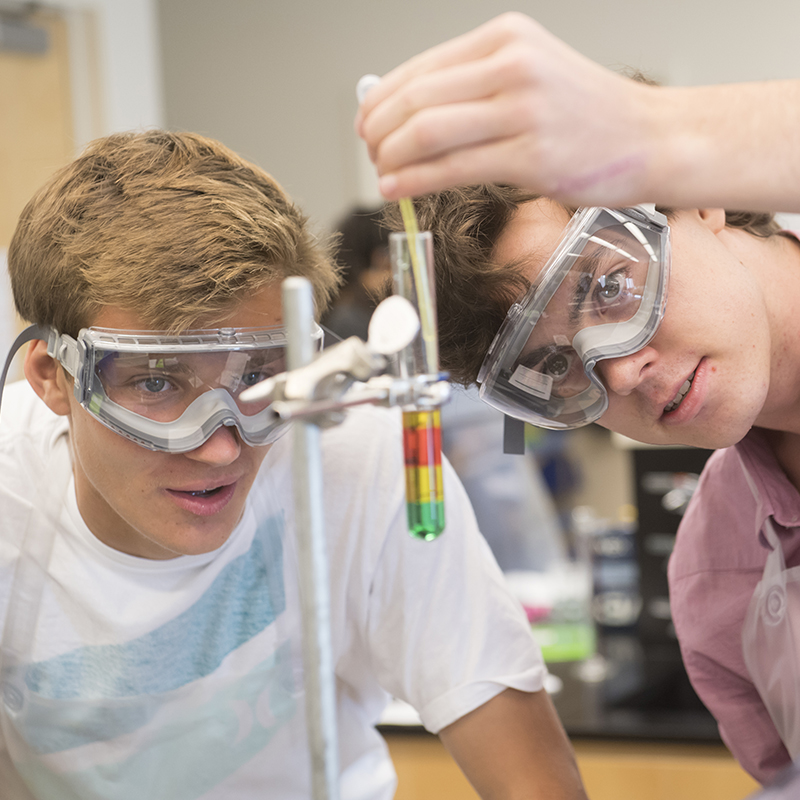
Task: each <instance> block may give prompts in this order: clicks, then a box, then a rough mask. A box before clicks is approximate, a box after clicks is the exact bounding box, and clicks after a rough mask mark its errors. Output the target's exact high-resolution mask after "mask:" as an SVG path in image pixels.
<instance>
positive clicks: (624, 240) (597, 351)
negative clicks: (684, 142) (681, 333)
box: [478, 206, 670, 429]
mask: <svg viewBox="0 0 800 800" xmlns="http://www.w3.org/2000/svg"><path fill="white" fill-rule="evenodd" d="M669 269H670V242H669V227H668V225H667V220H666V217H664V215H663V214H660V213H658V212H657V211H655V208H654V207H652V206H637V207H636V208H628V209H619V210H614V209H610V208H583V209H580V210H579V211H578V212H576V213H575V215H574V216H573V218H572V220H571V221H570V223H569V225H567V227H566V229H565V231H564V234H563V236H562V238H561V241H560V242H559V244H558V246H557V247H556V249H555V252H554V253H553V254H552V256H551V257H550V259H549V260H548V261H547V263H546V264H545V266H544V268H543V269H542V271H541V273H540V274H539V275H538V277H537V278H536V280H535V281H534V283H533V285H532V286H531V288H530V289H529V290H528V292H527V293H526V294H525V296H524V297H523V298H522V299H520V300H519V301H517V302H516V303H514V305H512V306H511V308H510V309H509V311H508V316H507V317H506V319H505V321H504V323H503V325H502V326H501V328H500V330H499V331H498V333H497V336H495V338H494V341H493V342H492V345H491V347H490V348H489V351H488V353H487V354H486V358H485V359H484V362H483V365H482V366H481V370H480V373H479V375H478V383H479V384H480V394H481V397H482V398H483V400H484V401H485V402H487V403H489V404H490V405H492V406H494V407H495V408H498V409H500V410H501V411H503V412H504V413H505V414H507V415H509V416H511V417H515V418H516V419H520V420H523V421H525V422H530V423H531V424H533V425H536V426H539V427H542V428H553V429H569V428H579V427H581V426H583V425H588V424H589V423H590V422H595V421H596V420H598V419H599V418H600V417H601V416H602V415H603V413H604V412H605V410H606V409H607V408H608V393H607V391H606V388H605V386H604V385H603V382H602V381H601V380H600V378H599V376H598V375H597V374H596V372H595V369H594V368H595V365H596V364H597V362H598V361H601V360H603V359H607V358H619V357H622V356H627V355H631V354H632V353H635V352H637V351H638V350H641V349H642V348H643V347H644V346H645V345H646V344H647V343H648V342H649V341H650V340H651V339H652V338H653V336H654V335H655V333H656V330H657V329H658V326H659V324H660V322H661V318H662V317H663V314H664V307H665V303H666V298H667V283H668V279H669Z"/></svg>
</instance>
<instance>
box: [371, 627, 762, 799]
mask: <svg viewBox="0 0 800 800" xmlns="http://www.w3.org/2000/svg"><path fill="white" fill-rule="evenodd" d="M548 669H549V671H550V673H551V676H552V677H551V679H550V683H549V687H550V691H551V696H552V699H553V702H554V704H555V706H556V710H557V711H558V713H559V716H560V718H561V721H562V723H563V725H564V727H565V729H566V731H567V734H568V735H569V737H570V739H571V741H572V744H573V746H574V748H575V753H576V757H577V761H578V766H579V768H580V771H581V775H582V776H583V780H584V784H585V786H586V790H587V793H588V796H589V798H590V800H677V799H678V798H680V800H743V798H746V797H748V796H749V795H750V794H751V793H752V792H754V791H755V790H756V789H757V788H758V784H757V783H756V781H754V780H753V779H752V778H751V777H750V776H749V775H747V773H745V772H744V770H742V768H741V767H740V766H739V765H738V764H737V763H736V761H735V760H734V759H733V757H732V756H731V755H730V753H729V752H728V750H727V748H726V747H725V746H724V745H723V743H722V741H721V740H720V737H719V732H718V730H717V725H716V723H715V721H714V719H713V717H712V716H711V715H710V714H709V712H708V711H707V710H706V709H705V708H704V707H703V705H702V704H701V703H700V701H699V700H698V699H697V696H696V695H695V694H694V692H693V690H692V688H691V686H690V684H689V682H688V679H687V678H686V674H685V671H684V670H683V667H682V665H681V663H680V655H679V653H677V649H676V648H675V649H673V648H670V647H668V646H667V647H665V648H663V649H661V650H659V649H654V648H652V647H648V648H647V649H646V650H645V649H644V648H643V647H642V646H641V642H640V640H639V639H638V638H637V637H636V636H634V635H632V634H625V633H622V634H613V635H606V636H601V637H600V639H599V642H598V655H597V656H596V657H594V658H592V659H589V660H588V661H585V662H563V663H554V664H549V665H548ZM387 719H388V721H389V724H384V725H382V726H381V732H382V733H383V735H384V737H385V738H386V740H387V743H388V745H389V750H390V752H391V754H392V758H393V760H394V763H395V768H396V770H397V773H398V791H397V795H396V800H434V798H435V799H436V800H475V798H477V794H476V793H475V791H474V790H473V789H472V788H471V787H470V785H469V783H468V782H467V780H466V779H465V778H464V776H463V775H462V774H461V772H460V770H459V769H458V767H457V766H456V765H455V763H454V762H453V761H452V759H451V758H450V755H449V754H448V752H447V751H446V750H445V748H444V747H443V746H442V744H441V743H440V741H439V739H438V738H437V737H435V736H432V735H431V734H429V733H427V732H426V731H425V730H424V729H423V728H422V727H421V726H420V725H419V724H415V723H414V722H413V721H410V724H409V721H407V722H406V724H395V723H392V722H391V719H392V718H391V717H388V718H387ZM396 719H397V720H398V721H399V720H400V717H399V716H398V717H396Z"/></svg>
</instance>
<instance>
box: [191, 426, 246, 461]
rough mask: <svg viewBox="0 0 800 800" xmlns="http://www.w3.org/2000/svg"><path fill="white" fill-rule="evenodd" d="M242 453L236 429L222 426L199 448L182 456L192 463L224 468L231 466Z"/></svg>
mask: <svg viewBox="0 0 800 800" xmlns="http://www.w3.org/2000/svg"><path fill="white" fill-rule="evenodd" d="M241 452H242V440H241V439H240V438H239V432H238V431H237V430H236V428H231V427H228V426H227V425H222V426H221V427H219V428H217V430H215V431H214V433H212V434H211V436H209V438H208V439H206V441H205V442H203V444H201V445H200V447H197V448H195V449H194V450H190V451H189V452H188V453H185V454H184V455H186V456H187V458H191V459H192V460H193V461H201V462H203V463H204V464H213V465H215V466H220V467H224V466H227V465H228V464H232V463H233V462H234V461H236V459H237V458H239V454H240V453H241Z"/></svg>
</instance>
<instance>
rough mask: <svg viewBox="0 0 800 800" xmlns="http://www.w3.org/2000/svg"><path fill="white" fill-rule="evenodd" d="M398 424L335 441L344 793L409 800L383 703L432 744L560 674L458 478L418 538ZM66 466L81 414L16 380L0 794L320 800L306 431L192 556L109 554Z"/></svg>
mask: <svg viewBox="0 0 800 800" xmlns="http://www.w3.org/2000/svg"><path fill="white" fill-rule="evenodd" d="M399 417H400V415H399V411H397V410H386V409H377V408H372V407H367V408H362V409H360V410H358V411H352V412H350V413H349V414H348V417H347V420H346V421H345V423H344V424H342V425H339V426H336V427H334V428H331V429H329V430H326V431H324V432H323V434H322V447H323V464H324V496H325V498H324V499H325V534H326V541H327V548H328V560H329V569H330V587H331V628H332V644H333V661H334V669H335V673H336V699H337V724H338V729H339V741H338V744H339V751H340V762H341V795H342V798H343V800H362V798H363V800H378V799H381V800H383V798H390V797H392V795H393V793H394V787H395V777H394V771H393V769H392V766H391V763H390V761H389V758H388V755H387V751H386V747H385V745H384V743H383V740H382V739H381V737H380V736H379V734H378V733H377V732H376V730H375V727H374V726H375V724H376V722H377V720H378V718H379V717H380V714H381V711H382V710H383V708H384V707H385V705H386V702H387V700H388V699H389V697H390V696H392V695H393V696H395V697H397V698H399V699H402V700H405V701H406V702H408V703H410V704H411V705H412V706H413V707H414V708H416V709H417V710H418V711H419V713H420V716H421V718H422V721H423V724H424V725H425V726H426V727H427V728H428V729H429V730H431V731H433V732H438V731H439V730H441V729H442V728H443V727H445V726H447V725H449V724H450V723H452V722H454V721H455V720H457V719H458V718H459V717H461V716H463V715H464V714H466V713H468V712H469V711H471V710H473V709H474V708H476V707H478V706H479V705H481V704H483V703H485V702H486V701H487V700H489V699H491V698H492V697H493V696H495V695H496V694H498V693H499V692H501V691H502V690H503V689H505V688H506V687H513V688H516V689H520V690H523V691H536V690H539V689H540V688H541V687H542V684H543V679H544V675H545V667H544V664H543V662H542V660H541V656H540V653H539V650H538V648H537V646H536V644H535V642H534V641H533V639H532V637H531V635H530V630H529V626H528V624H527V621H526V619H525V616H524V614H523V613H522V611H521V609H520V607H519V605H518V603H517V602H516V601H515V600H514V599H513V598H512V597H511V595H510V594H509V592H508V590H507V589H506V587H505V583H504V579H503V576H502V573H501V572H500V570H499V569H498V567H497V565H496V563H495V562H494V559H493V558H492V555H491V553H490V551H489V548H488V546H487V545H486V543H485V541H484V540H483V538H482V537H481V536H480V534H479V532H478V530H477V527H476V524H475V520H474V517H473V514H472V512H471V509H470V508H469V503H468V500H467V498H466V495H465V493H464V491H463V489H462V487H461V485H460V483H459V482H458V480H457V478H456V477H455V475H454V473H453V471H452V469H451V468H450V467H449V465H448V464H446V463H445V465H444V472H445V502H446V520H447V527H446V529H445V531H444V533H443V534H442V535H441V536H440V537H439V538H438V539H437V540H435V541H433V542H422V541H419V540H416V539H413V538H411V537H410V536H409V535H408V533H407V528H406V511H405V494H404V478H403V455H402V444H401V442H402V439H401V429H400V419H399ZM70 472H71V470H70V461H69V449H68V429H67V425H66V421H65V420H64V419H63V418H59V417H56V416H55V415H53V414H52V413H51V412H50V411H49V410H48V409H47V408H46V407H45V406H44V404H43V403H41V401H40V400H39V399H38V398H36V397H35V395H34V394H33V392H32V391H31V390H30V388H29V387H28V386H27V384H25V383H20V384H14V385H12V386H9V387H7V388H6V391H5V392H4V396H3V407H2V416H1V417H0V620H6V625H5V626H4V637H3V644H4V648H5V649H6V650H7V651H8V650H11V651H13V653H14V654H16V655H12V656H6V660H5V664H6V669H5V670H4V674H3V676H2V685H1V686H0V690H1V691H0V695H2V698H3V704H2V707H0V717H1V718H2V722H3V739H2V741H0V787H2V791H1V792H0V795H1V796H2V798H3V800H30V798H36V800H101V799H102V800H108V799H109V798H114V800H128V799H129V798H130V800H134V798H135V800H140V798H142V797H146V798H148V800H200V799H202V800H212V798H213V800H255V798H261V797H264V796H267V795H268V796H270V797H280V798H281V800H289V799H291V798H307V797H309V796H310V788H309V786H310V778H309V772H310V767H309V759H308V752H307V744H306V731H305V721H304V720H305V708H304V704H303V692H302V680H303V679H302V657H301V641H300V612H299V604H298V600H297V591H298V589H297V580H296V575H297V573H296V555H295V550H294V537H293V530H294V528H293V517H294V513H293V495H292V486H291V436H290V435H287V436H285V437H283V438H282V439H281V440H279V441H278V443H276V444H275V446H274V447H273V448H272V450H271V451H270V452H269V453H268V454H267V457H266V458H265V460H264V463H263V466H262V468H261V470H260V472H259V475H258V477H257V479H256V482H255V483H254V485H253V489H252V490H251V493H250V496H249V498H248V502H247V506H246V508H245V512H244V515H243V518H242V520H241V521H240V523H239V525H238V526H237V527H236V529H235V530H234V532H233V533H232V535H231V536H230V538H229V539H228V541H227V542H226V543H225V544H224V545H223V546H222V547H221V548H219V549H218V550H216V551H214V552H213V553H207V554H203V555H198V556H181V557H178V558H174V559H171V560H167V561H154V560H148V559H143V558H137V557H134V556H129V555H127V554H124V553H121V552H119V551H116V550H113V549H112V548H109V547H108V546H106V545H104V544H103V543H102V542H100V541H99V540H98V539H97V538H96V537H95V536H94V535H93V534H92V533H91V532H90V531H89V529H88V528H87V527H86V525H85V523H84V522H83V520H82V518H81V516H80V513H79V511H78V508H77V504H76V501H75V492H74V487H73V485H72V483H71V479H70ZM45 481H46V485H44V486H43V485H42V484H43V483H44V482H45ZM62 497H63V501H62V499H61V498H62ZM48 507H50V508H52V509H53V510H52V511H50V512H48ZM53 507H55V508H53ZM48 513H49V514H51V515H52V516H53V517H55V518H57V523H55V524H53V523H52V522H47V521H46V520H47V515H48ZM43 529H46V530H45V532H44V533H43ZM48 531H49V532H52V533H53V536H52V550H51V551H49V552H48V549H47V548H46V547H44V546H43V545H42V542H45V543H46V542H47V541H49V539H50V538H51V537H49V536H48V535H47V532H48ZM20 552H22V553H23V554H24V556H23V558H22V559H20ZM37 562H43V563H45V564H46V568H45V569H44V570H40V569H37V568H36V566H35V565H36V563H37ZM31 565H33V566H31ZM14 575H16V578H14ZM12 586H13V587H14V588H13V589H12V588H11V587H12ZM9 604H11V605H10V608H11V614H10V615H9V614H8V611H9ZM11 616H13V622H10V621H9V619H10V617H11ZM17 662H19V668H18V669H13V667H14V666H15V664H16V663H17ZM9 665H11V667H12V669H10V670H9V669H8V667H9ZM9 752H10V753H11V758H10V757H9ZM12 758H13V761H14V763H15V766H16V771H15V769H14V767H12V766H11V761H12ZM19 775H22V776H23V777H24V780H25V783H26V784H27V787H29V788H26V787H25V786H23V784H22V782H21V781H20V780H19ZM265 793H266V794H265Z"/></svg>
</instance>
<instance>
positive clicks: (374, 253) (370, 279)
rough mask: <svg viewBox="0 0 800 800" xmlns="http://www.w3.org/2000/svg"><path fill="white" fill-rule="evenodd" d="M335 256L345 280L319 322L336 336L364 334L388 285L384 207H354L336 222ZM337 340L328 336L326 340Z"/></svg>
mask: <svg viewBox="0 0 800 800" xmlns="http://www.w3.org/2000/svg"><path fill="white" fill-rule="evenodd" d="M337 231H338V244H337V246H336V249H335V257H336V260H337V262H338V263H339V265H340V267H341V270H342V278H343V280H344V283H343V285H342V289H341V291H340V292H339V294H338V296H337V297H336V299H335V300H334V301H333V304H332V305H331V307H330V309H329V310H328V312H327V313H326V314H325V315H324V316H323V317H322V325H323V327H325V328H327V329H328V331H330V332H332V333H334V334H335V335H336V337H339V338H341V339H346V338H347V337H348V336H360V337H361V338H362V339H364V340H366V338H367V329H368V326H369V320H370V317H371V316H372V312H373V311H374V310H375V306H376V305H377V304H378V302H379V301H380V300H381V298H382V297H383V296H385V295H386V294H387V293H388V294H391V288H389V289H388V292H387V289H386V286H387V284H389V283H390V279H391V265H390V262H389V231H388V229H387V228H386V226H385V225H384V223H383V209H382V208H377V209H374V208H373V209H369V208H355V209H353V210H352V211H350V212H349V213H348V214H347V215H346V216H345V217H344V218H343V219H342V220H341V222H340V223H339V225H338V226H337ZM331 340H333V341H336V339H335V337H331V336H328V334H327V332H326V344H332V343H333V342H332V341H331Z"/></svg>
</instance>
